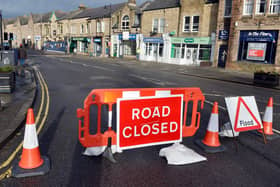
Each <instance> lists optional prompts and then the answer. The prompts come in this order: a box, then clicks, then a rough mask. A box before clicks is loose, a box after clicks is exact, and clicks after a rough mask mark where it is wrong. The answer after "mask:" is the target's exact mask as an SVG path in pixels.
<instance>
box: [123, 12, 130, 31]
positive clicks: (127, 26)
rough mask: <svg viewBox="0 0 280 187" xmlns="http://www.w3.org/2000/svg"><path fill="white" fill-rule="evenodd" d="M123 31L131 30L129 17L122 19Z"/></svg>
mask: <svg viewBox="0 0 280 187" xmlns="http://www.w3.org/2000/svg"><path fill="white" fill-rule="evenodd" d="M122 30H129V17H128V16H127V15H126V16H124V17H123V19H122Z"/></svg>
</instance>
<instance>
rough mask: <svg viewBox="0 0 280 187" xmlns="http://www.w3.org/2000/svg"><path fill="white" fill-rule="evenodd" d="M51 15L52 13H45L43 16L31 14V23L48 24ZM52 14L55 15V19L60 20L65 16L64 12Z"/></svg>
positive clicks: (58, 11) (57, 11)
mask: <svg viewBox="0 0 280 187" xmlns="http://www.w3.org/2000/svg"><path fill="white" fill-rule="evenodd" d="M52 13H53V12H47V13H44V14H33V15H34V16H32V19H33V22H34V23H39V22H42V23H46V22H49V21H50V18H51V16H52ZM54 13H55V16H56V18H57V19H60V18H62V17H63V16H66V15H67V13H66V12H63V11H61V10H56V11H55V12H54Z"/></svg>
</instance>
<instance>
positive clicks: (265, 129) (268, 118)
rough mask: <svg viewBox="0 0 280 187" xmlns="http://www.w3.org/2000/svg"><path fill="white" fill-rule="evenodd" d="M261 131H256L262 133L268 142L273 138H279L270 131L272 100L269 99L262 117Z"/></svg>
mask: <svg viewBox="0 0 280 187" xmlns="http://www.w3.org/2000/svg"><path fill="white" fill-rule="evenodd" d="M262 122H263V131H262V129H260V130H258V132H260V133H263V132H264V134H265V135H266V138H267V139H268V140H273V139H275V138H278V137H280V136H279V135H276V134H274V133H273V131H272V122H273V98H272V97H270V98H269V100H268V103H267V106H266V109H265V112H264V116H263V121H262Z"/></svg>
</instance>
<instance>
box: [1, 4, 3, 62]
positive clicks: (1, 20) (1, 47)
mask: <svg viewBox="0 0 280 187" xmlns="http://www.w3.org/2000/svg"><path fill="white" fill-rule="evenodd" d="M0 27H1V30H0V35H1V61H2V59H3V56H2V55H3V19H2V10H0Z"/></svg>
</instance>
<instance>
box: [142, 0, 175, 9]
mask: <svg viewBox="0 0 280 187" xmlns="http://www.w3.org/2000/svg"><path fill="white" fill-rule="evenodd" d="M175 7H180V0H154V1H152V2H151V4H150V5H149V6H147V7H146V8H145V9H144V11H150V10H158V9H165V8H175Z"/></svg>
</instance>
